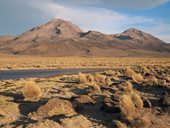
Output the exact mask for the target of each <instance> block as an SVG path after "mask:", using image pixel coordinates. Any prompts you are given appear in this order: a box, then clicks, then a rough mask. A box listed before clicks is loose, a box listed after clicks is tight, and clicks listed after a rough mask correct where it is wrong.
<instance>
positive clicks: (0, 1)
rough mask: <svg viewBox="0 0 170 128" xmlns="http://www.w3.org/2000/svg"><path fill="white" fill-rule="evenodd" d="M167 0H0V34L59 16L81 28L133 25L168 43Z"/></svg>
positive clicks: (113, 28)
mask: <svg viewBox="0 0 170 128" xmlns="http://www.w3.org/2000/svg"><path fill="white" fill-rule="evenodd" d="M169 13H170V0H0V35H7V34H13V35H19V34H21V33H22V32H25V31H27V30H29V29H31V28H32V27H35V26H37V25H40V24H43V23H46V22H48V21H49V20H51V19H53V18H62V19H65V20H69V21H71V22H73V23H74V24H77V25H78V26H79V27H80V28H82V29H83V30H84V31H88V30H96V31H100V32H103V33H107V34H114V33H121V32H122V31H124V30H126V29H128V28H137V29H140V30H142V31H144V32H148V33H150V34H152V35H154V36H156V37H158V38H160V39H162V40H163V41H165V42H169V43H170V15H169Z"/></svg>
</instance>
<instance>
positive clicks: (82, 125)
mask: <svg viewBox="0 0 170 128" xmlns="http://www.w3.org/2000/svg"><path fill="white" fill-rule="evenodd" d="M61 124H62V126H63V127H64V128H90V127H91V125H92V124H91V122H90V121H89V120H88V119H87V118H86V117H84V116H82V115H80V116H74V117H72V118H68V119H62V120H61Z"/></svg>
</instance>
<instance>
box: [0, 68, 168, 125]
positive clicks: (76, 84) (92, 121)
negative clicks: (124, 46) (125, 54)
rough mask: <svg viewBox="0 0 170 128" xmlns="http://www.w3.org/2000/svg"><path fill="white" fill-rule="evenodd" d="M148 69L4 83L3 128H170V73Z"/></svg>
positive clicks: (0, 99)
mask: <svg viewBox="0 0 170 128" xmlns="http://www.w3.org/2000/svg"><path fill="white" fill-rule="evenodd" d="M142 67H143V66H134V67H131V68H130V69H128V70H130V72H131V73H127V72H126V71H127V70H126V71H125V69H126V67H125V68H123V69H122V68H121V69H113V70H110V71H105V72H98V73H87V74H86V73H79V74H74V75H63V76H56V77H52V78H29V79H28V78H27V79H20V80H4V81H1V82H0V127H2V128H6V127H8V126H9V127H26V128H27V127H28V128H31V127H47V126H50V127H59V128H60V127H61V128H63V127H70V128H71V127H78V128H79V127H80V128H88V127H94V128H108V127H115V126H116V127H118V128H149V127H153V128H155V127H164V128H168V127H169V126H168V122H169V121H170V118H169V114H168V110H169V93H168V91H167V89H169V84H170V83H169V81H168V77H169V72H170V69H169V67H168V66H159V65H152V66H147V69H148V70H149V71H150V72H149V73H147V72H148V71H145V69H143V68H142ZM132 69H133V70H132ZM125 72H126V73H127V74H131V77H129V76H130V75H129V76H128V75H127V74H126V73H125ZM125 74H126V75H125ZM139 74H140V75H139ZM134 75H137V78H136V76H135V77H134ZM138 76H139V78H138ZM140 78H142V79H140ZM40 87H41V89H40ZM41 90H42V92H43V93H42V92H41ZM165 91H166V92H165ZM21 92H22V95H23V96H24V98H25V101H23V99H22V97H21ZM42 94H43V95H42ZM38 99H39V100H38ZM12 106H13V107H12ZM159 112H161V114H159ZM25 120H26V121H27V122H26V123H25ZM18 122H19V124H17V126H16V125H15V124H16V123H18ZM1 124H2V125H1Z"/></svg>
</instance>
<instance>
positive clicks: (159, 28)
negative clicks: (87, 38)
mask: <svg viewBox="0 0 170 128" xmlns="http://www.w3.org/2000/svg"><path fill="white" fill-rule="evenodd" d="M97 1H98V0H96V2H97ZM101 1H102V0H101ZM28 4H29V5H30V6H32V7H34V8H36V9H38V10H40V11H41V12H42V13H44V15H46V16H48V17H56V18H62V19H66V20H70V21H71V22H73V23H75V24H77V25H79V26H80V27H81V28H82V29H83V30H84V31H88V30H97V31H101V32H104V33H107V34H111V33H119V32H122V31H124V30H126V29H128V28H129V27H135V28H138V29H141V30H143V31H146V32H149V33H151V34H153V35H155V36H158V37H160V38H161V39H162V40H164V41H168V42H170V39H169V38H168V37H167V36H166V35H167V33H170V29H168V28H167V27H169V28H170V25H169V24H166V23H163V22H162V21H157V20H155V19H152V18H148V17H144V16H129V15H127V14H123V13H119V12H116V11H113V10H109V9H105V8H97V7H81V8H79V7H74V8H73V7H72V6H67V5H63V4H58V3H56V2H54V1H52V0H43V1H40V0H37V1H33V0H30V2H29V3H28ZM165 37H166V38H165Z"/></svg>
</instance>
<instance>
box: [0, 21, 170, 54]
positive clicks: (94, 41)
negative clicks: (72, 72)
mask: <svg viewBox="0 0 170 128" xmlns="http://www.w3.org/2000/svg"><path fill="white" fill-rule="evenodd" d="M0 52H3V53H8V54H19V55H40V56H108V57H117V56H153V55H161V56H164V55H166V56H169V54H170V45H169V44H166V43H164V42H163V41H161V40H159V39H158V38H156V37H153V36H152V35H150V34H147V33H145V32H142V31H140V30H137V29H128V30H126V31H124V32H123V33H121V34H112V35H106V34H103V33H101V32H97V31H88V32H83V31H82V30H81V29H80V28H79V27H78V26H76V25H74V24H72V23H71V22H69V21H65V20H62V19H53V20H51V21H50V22H48V23H46V24H43V25H41V26H38V27H35V28H33V29H31V30H29V31H27V32H25V33H23V34H21V35H19V36H18V37H6V38H5V37H0Z"/></svg>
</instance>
